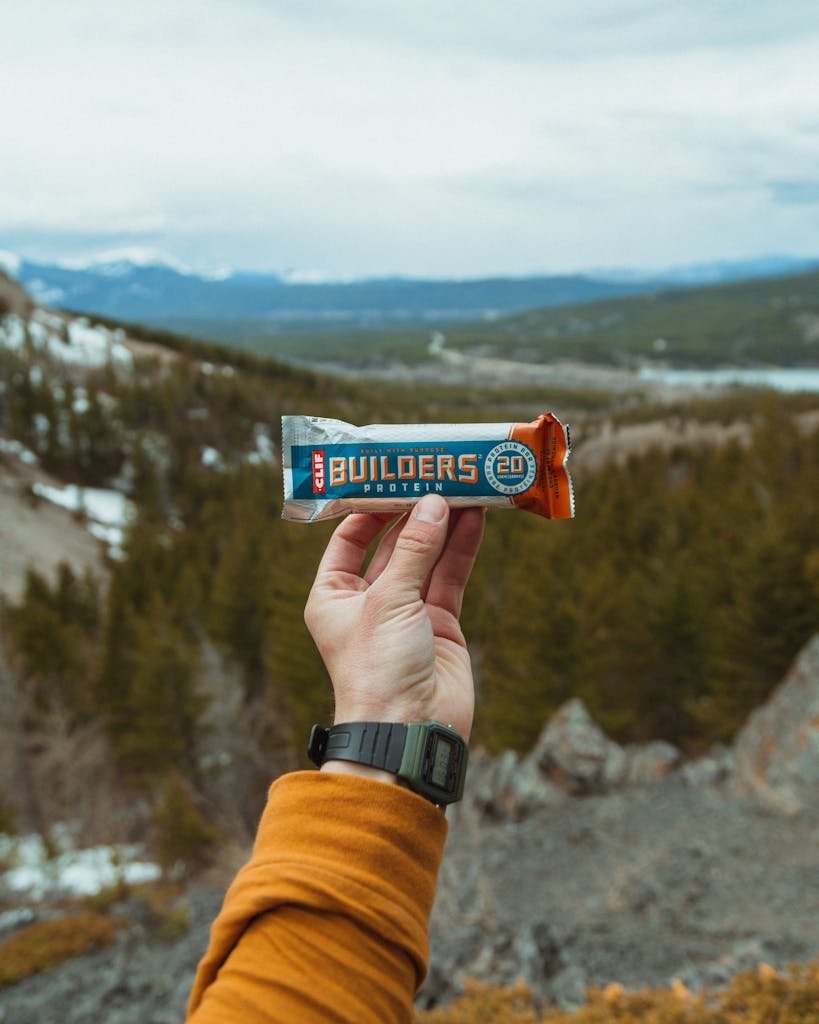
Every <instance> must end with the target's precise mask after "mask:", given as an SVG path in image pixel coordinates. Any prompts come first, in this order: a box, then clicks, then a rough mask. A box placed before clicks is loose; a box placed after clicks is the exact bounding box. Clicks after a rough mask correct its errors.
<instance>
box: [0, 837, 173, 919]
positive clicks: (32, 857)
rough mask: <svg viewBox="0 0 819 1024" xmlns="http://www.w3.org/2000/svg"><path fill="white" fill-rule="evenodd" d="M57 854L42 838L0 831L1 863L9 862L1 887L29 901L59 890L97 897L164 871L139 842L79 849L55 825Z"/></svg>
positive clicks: (3, 874)
mask: <svg viewBox="0 0 819 1024" xmlns="http://www.w3.org/2000/svg"><path fill="white" fill-rule="evenodd" d="M54 842H55V845H56V847H57V854H56V856H52V857H49V855H48V851H47V849H46V846H45V844H44V843H43V840H42V837H41V836H38V835H28V836H0V862H2V863H4V864H9V865H10V867H9V868H7V870H6V871H5V872H4V873H2V874H0V890H2V889H6V890H7V891H9V892H12V893H15V894H16V895H18V896H24V897H26V898H28V899H30V900H35V901H38V900H43V899H46V898H47V897H53V896H58V895H72V896H94V895H96V893H98V892H101V891H102V890H103V889H107V888H110V887H111V886H113V885H116V884H117V883H119V882H126V883H128V884H130V885H140V884H142V883H144V882H154V881H156V880H157V879H158V878H159V877H160V876H161V874H162V872H161V870H160V868H159V867H158V865H156V864H153V863H151V862H150V861H147V860H144V859H142V858H143V855H144V851H143V849H142V847H140V846H137V845H135V844H131V845H124V844H120V845H115V846H94V847H89V848H87V849H84V850H82V849H80V850H78V849H75V848H74V846H73V844H72V842H71V839H70V837H69V834H68V830H67V829H65V828H62V829H60V828H57V829H55V830H54Z"/></svg>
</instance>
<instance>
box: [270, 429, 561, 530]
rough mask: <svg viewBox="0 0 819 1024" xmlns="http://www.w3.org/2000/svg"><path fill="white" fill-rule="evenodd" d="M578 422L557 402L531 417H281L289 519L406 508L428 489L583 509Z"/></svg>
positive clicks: (554, 509) (545, 508)
mask: <svg viewBox="0 0 819 1024" xmlns="http://www.w3.org/2000/svg"><path fill="white" fill-rule="evenodd" d="M569 451H570V445H569V431H568V428H567V427H564V425H563V424H562V423H561V422H560V420H559V419H558V418H557V417H556V416H555V415H554V414H553V413H551V412H545V413H543V414H542V415H541V416H538V418H537V419H536V420H535V421H534V422H532V423H421V424H418V423H415V424H393V423H373V424H369V425H368V426H365V427H356V426H353V425H352V424H350V423H344V422H343V421H342V420H333V419H324V418H322V417H319V416H283V417H282V468H283V471H284V509H283V511H282V515H283V517H284V518H285V519H292V520H296V521H299V522H309V523H312V522H317V521H319V520H322V519H333V518H335V517H336V516H342V515H346V514H347V513H348V512H387V513H389V512H402V511H405V510H406V509H407V508H409V507H410V506H411V505H413V504H414V503H415V502H416V501H418V500H419V499H420V498H422V497H423V495H425V494H427V493H430V492H434V493H436V494H441V495H443V497H444V498H446V500H447V502H448V504H449V505H451V506H453V507H455V508H458V507H460V508H463V507H467V506H470V505H489V506H492V507H498V508H521V509H525V510H526V511H527V512H535V513H536V514H537V515H541V516H545V517H546V518H547V519H569V518H570V517H571V516H573V515H574V495H573V492H572V482H571V478H570V476H569V473H568V470H567V469H566V459H567V458H568V456H569Z"/></svg>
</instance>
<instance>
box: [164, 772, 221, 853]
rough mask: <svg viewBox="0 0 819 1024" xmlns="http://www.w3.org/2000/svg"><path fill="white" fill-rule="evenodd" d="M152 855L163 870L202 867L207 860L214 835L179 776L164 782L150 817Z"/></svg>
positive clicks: (215, 837) (215, 836)
mask: <svg viewBox="0 0 819 1024" xmlns="http://www.w3.org/2000/svg"><path fill="white" fill-rule="evenodd" d="M154 824H155V825H156V830H157V831H156V854H157V857H158V859H159V863H160V864H161V865H162V867H163V868H165V869H166V870H168V869H170V868H175V867H177V866H178V865H180V864H181V865H182V866H183V867H184V868H185V869H188V870H190V869H195V868H198V867H203V866H204V865H205V864H207V862H208V860H209V859H210V856H211V853H212V852H213V846H214V844H215V843H216V840H217V839H218V838H219V833H218V831H217V830H216V829H215V828H214V827H213V826H212V825H209V824H208V822H207V821H206V820H205V818H204V815H203V814H202V812H201V811H200V810H199V808H198V807H197V806H196V804H195V803H194V801H193V797H192V796H191V794H190V791H189V789H188V787H187V786H186V785H185V783H184V782H183V781H182V779H181V778H179V776H176V775H174V776H171V777H170V778H168V779H167V781H166V782H165V787H164V790H163V793H162V802H161V804H160V805H159V808H158V809H157V811H156V813H155V814H154Z"/></svg>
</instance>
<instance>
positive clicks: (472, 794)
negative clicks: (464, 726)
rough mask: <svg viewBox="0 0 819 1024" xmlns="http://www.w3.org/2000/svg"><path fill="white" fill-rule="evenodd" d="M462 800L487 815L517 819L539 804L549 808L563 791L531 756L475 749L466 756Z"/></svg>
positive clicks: (560, 799)
mask: <svg viewBox="0 0 819 1024" xmlns="http://www.w3.org/2000/svg"><path fill="white" fill-rule="evenodd" d="M465 799H466V801H467V802H469V803H471V804H473V805H474V806H475V807H477V809H478V810H479V811H480V813H482V814H485V815H487V816H488V817H490V818H496V819H504V820H512V821H520V820H521V819H522V818H525V817H526V816H527V815H529V814H531V813H532V811H534V810H536V809H537V808H538V807H549V806H552V805H553V804H556V803H559V802H561V801H562V800H564V799H565V794H564V793H563V792H562V791H561V790H560V789H558V787H557V786H555V785H554V783H552V782H550V781H549V779H548V778H546V776H545V775H543V773H542V772H541V771H540V770H539V769H538V767H537V765H536V764H535V763H534V762H533V761H532V760H531V758H528V757H527V758H521V757H519V755H518V754H516V753H515V752H514V751H512V750H506V751H504V753H502V754H500V755H499V756H498V757H494V758H493V757H492V756H491V755H490V754H488V753H487V752H486V751H485V750H480V749H478V750H477V751H475V752H474V753H473V754H470V757H469V769H468V771H467V783H466V792H465Z"/></svg>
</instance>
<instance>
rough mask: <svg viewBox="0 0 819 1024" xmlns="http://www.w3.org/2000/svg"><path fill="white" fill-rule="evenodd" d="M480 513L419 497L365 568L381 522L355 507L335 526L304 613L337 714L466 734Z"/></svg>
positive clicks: (471, 704) (356, 719)
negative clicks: (466, 598) (427, 723)
mask: <svg viewBox="0 0 819 1024" xmlns="http://www.w3.org/2000/svg"><path fill="white" fill-rule="evenodd" d="M484 511H485V510H484V509H478V508H468V509H462V510H455V511H453V512H452V513H451V514H450V510H449V507H448V505H447V504H446V502H445V501H444V499H443V498H441V497H440V496H439V495H425V496H424V497H423V498H422V499H421V500H420V501H419V502H418V504H417V505H415V506H414V507H413V509H412V512H411V513H410V515H409V516H408V517H406V518H402V519H401V520H399V521H398V522H397V523H396V524H395V525H394V526H393V528H392V529H391V530H390V531H389V532H388V533H387V534H386V535H385V536H384V537H383V539H382V540H381V543H380V544H379V546H378V549H377V550H376V552H375V554H374V555H373V558H372V561H371V562H370V564H369V566H368V568H367V570H366V572H365V573H364V575H363V576H361V575H360V572H361V567H362V565H363V563H364V558H365V555H366V552H367V548H368V547H369V545H370V543H371V542H372V541H373V540H374V539H375V537H376V536H377V535H378V533H379V532H380V531H381V530H382V529H383V527H384V525H385V522H386V520H385V519H384V518H383V517H379V516H372V515H351V516H348V517H347V518H346V519H345V520H344V521H343V522H342V523H341V525H340V526H338V527H337V529H336V531H335V533H334V534H333V536H332V538H331V539H330V542H329V544H328V546H327V550H326V551H325V553H324V557H323V558H322V560H321V564H320V565H319V568H318V572H317V574H316V579H315V582H314V583H313V587H312V589H311V591H310V596H309V598H308V601H307V606H306V608H305V611H304V618H305V622H306V623H307V627H308V629H309V630H310V633H311V634H312V636H313V639H314V641H315V643H316V646H317V647H318V649H319V653H320V654H321V656H322V658H323V659H324V664H325V665H326V667H327V671H328V672H329V674H330V678H331V680H332V683H333V690H334V693H335V702H336V710H335V721H336V722H338V723H340V722H362V721H381V722H421V721H424V720H425V719H429V718H436V719H438V720H439V721H442V722H444V723H446V724H447V725H451V726H452V727H453V728H454V729H455V730H456V731H457V732H458V733H459V734H460V735H461V736H463V738H464V739H468V738H469V733H470V730H471V728H472V715H473V712H474V704H475V698H474V686H473V681H472V668H471V665H470V660H469V653H468V651H467V649H466V641H465V640H464V635H463V633H462V632H461V627H460V623H459V621H458V619H459V616H460V613H461V604H462V601H463V593H464V588H465V587H466V583H467V581H468V579H469V575H470V573H471V571H472V566H473V565H474V563H475V558H476V556H477V553H478V548H479V547H480V543H481V537H482V535H483V524H484ZM338 763H339V762H337V764H338Z"/></svg>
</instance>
